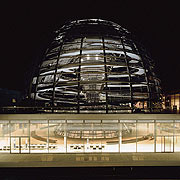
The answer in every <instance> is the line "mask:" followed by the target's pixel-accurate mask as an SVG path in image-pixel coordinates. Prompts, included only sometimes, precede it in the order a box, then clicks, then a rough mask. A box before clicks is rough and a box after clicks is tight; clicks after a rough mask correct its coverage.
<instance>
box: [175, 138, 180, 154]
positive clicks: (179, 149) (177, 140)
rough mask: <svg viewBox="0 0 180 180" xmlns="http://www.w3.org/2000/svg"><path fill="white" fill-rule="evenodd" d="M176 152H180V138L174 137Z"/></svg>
mask: <svg viewBox="0 0 180 180" xmlns="http://www.w3.org/2000/svg"><path fill="white" fill-rule="evenodd" d="M174 152H180V136H174Z"/></svg>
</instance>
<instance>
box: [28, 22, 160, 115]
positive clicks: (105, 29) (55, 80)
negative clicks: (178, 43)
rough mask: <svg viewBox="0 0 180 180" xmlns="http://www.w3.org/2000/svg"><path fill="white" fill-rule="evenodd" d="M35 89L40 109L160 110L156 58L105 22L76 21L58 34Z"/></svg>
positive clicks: (40, 68)
mask: <svg viewBox="0 0 180 180" xmlns="http://www.w3.org/2000/svg"><path fill="white" fill-rule="evenodd" d="M31 87H32V88H31V98H32V99H34V101H35V103H36V105H38V106H40V105H41V106H42V105H43V106H44V107H46V106H50V107H52V109H53V112H54V111H55V112H60V113H133V112H157V111H159V110H160V97H161V89H160V85H159V79H158V78H157V77H156V76H155V74H154V62H153V60H152V59H151V58H150V57H149V55H148V53H147V52H146V50H145V49H144V48H143V47H142V46H141V45H140V44H139V43H138V42H137V41H136V40H135V39H134V38H133V36H132V35H131V33H130V32H128V31H127V30H126V29H124V28H122V27H121V26H120V25H118V24H116V23H113V22H111V21H105V20H101V19H83V20H77V21H71V22H68V23H66V24H65V25H64V26H63V27H61V28H60V29H59V30H57V31H56V37H55V39H54V40H53V41H52V43H51V44H50V46H49V48H48V49H47V51H46V53H45V56H44V59H43V60H42V61H41V64H40V66H39V68H38V71H37V72H36V73H35V74H34V77H33V80H32V86H31Z"/></svg>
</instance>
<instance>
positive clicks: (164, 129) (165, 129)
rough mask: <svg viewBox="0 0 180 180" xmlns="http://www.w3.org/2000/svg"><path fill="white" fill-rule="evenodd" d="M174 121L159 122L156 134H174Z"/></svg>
mask: <svg viewBox="0 0 180 180" xmlns="http://www.w3.org/2000/svg"><path fill="white" fill-rule="evenodd" d="M173 129H174V127H173V123H157V126H156V134H157V136H158V135H173Z"/></svg>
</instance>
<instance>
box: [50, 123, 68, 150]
mask: <svg viewBox="0 0 180 180" xmlns="http://www.w3.org/2000/svg"><path fill="white" fill-rule="evenodd" d="M64 128H65V126H64V124H61V123H59V124H53V123H52V124H51V123H50V124H49V152H50V153H62V152H66V149H65V148H66V147H65V143H64V141H65V139H64Z"/></svg>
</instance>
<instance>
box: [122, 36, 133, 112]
mask: <svg viewBox="0 0 180 180" xmlns="http://www.w3.org/2000/svg"><path fill="white" fill-rule="evenodd" d="M120 39H121V43H122V46H123V52H124V54H125V62H126V67H127V72H128V76H129V85H130V95H131V102H130V103H131V112H133V91H132V81H131V74H130V69H129V61H128V59H127V54H126V49H125V46H124V42H123V38H122V37H121V38H120Z"/></svg>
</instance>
